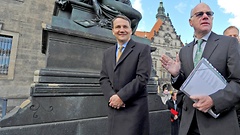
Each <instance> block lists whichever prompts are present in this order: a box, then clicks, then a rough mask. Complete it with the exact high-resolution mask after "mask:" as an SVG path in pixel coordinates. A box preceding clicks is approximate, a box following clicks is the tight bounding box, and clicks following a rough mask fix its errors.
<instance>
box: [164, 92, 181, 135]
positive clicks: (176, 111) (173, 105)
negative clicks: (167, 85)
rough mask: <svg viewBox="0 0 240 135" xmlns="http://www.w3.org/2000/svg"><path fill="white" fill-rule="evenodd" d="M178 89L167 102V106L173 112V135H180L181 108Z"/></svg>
mask: <svg viewBox="0 0 240 135" xmlns="http://www.w3.org/2000/svg"><path fill="white" fill-rule="evenodd" d="M177 104H178V101H177V91H175V90H174V91H173V92H172V94H171V98H170V99H169V100H168V101H167V102H166V105H167V108H168V109H169V110H170V113H171V135H178V130H179V122H180V117H181V108H179V106H178V105H177Z"/></svg>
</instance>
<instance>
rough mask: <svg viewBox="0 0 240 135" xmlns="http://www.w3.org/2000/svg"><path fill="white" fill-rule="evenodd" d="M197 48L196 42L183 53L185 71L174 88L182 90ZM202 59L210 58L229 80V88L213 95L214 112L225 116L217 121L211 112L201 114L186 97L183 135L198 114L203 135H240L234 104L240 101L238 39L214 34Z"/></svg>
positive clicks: (184, 99)
mask: <svg viewBox="0 0 240 135" xmlns="http://www.w3.org/2000/svg"><path fill="white" fill-rule="evenodd" d="M193 45H194V43H193V42H192V43H190V44H188V45H187V46H185V47H183V48H182V49H181V50H180V53H179V57H180V61H181V71H180V75H179V77H178V79H177V81H176V82H175V83H173V87H174V88H176V89H179V88H180V86H181V84H182V83H183V82H184V80H185V79H186V78H187V77H188V76H189V74H190V72H191V71H192V70H193V68H194V65H193ZM202 57H204V58H206V59H207V60H208V61H209V62H210V63H211V64H212V65H213V66H214V67H215V68H216V69H217V70H218V71H219V72H220V73H221V74H222V75H223V77H224V78H225V79H226V80H227V81H228V84H227V86H226V88H224V89H223V90H220V91H218V92H216V93H214V94H212V95H210V97H211V98H212V99H213V102H214V107H213V110H215V112H216V113H221V114H220V116H219V117H218V118H217V119H215V118H213V117H212V116H210V115H209V114H208V113H203V112H200V111H198V110H196V109H194V108H193V106H192V105H193V101H192V100H191V99H190V98H188V97H187V96H185V97H184V98H183V106H182V119H181V124H180V132H179V134H180V135H186V134H187V132H188V130H189V127H190V124H191V121H192V119H193V116H194V112H195V113H196V119H197V122H198V128H199V131H200V134H202V135H213V134H217V135H239V134H240V132H239V127H238V124H237V116H236V111H235V109H234V105H235V104H236V103H237V102H239V100H240V59H239V58H240V53H239V45H238V42H237V40H236V39H235V38H231V37H226V36H221V35H217V34H215V33H213V32H212V33H211V35H210V36H209V39H208V41H207V44H206V46H205V49H204V52H203V56H202Z"/></svg>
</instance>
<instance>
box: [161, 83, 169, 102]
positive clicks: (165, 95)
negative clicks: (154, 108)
mask: <svg viewBox="0 0 240 135" xmlns="http://www.w3.org/2000/svg"><path fill="white" fill-rule="evenodd" d="M160 97H161V99H162V102H163V104H166V102H167V101H168V100H169V99H170V98H171V91H170V84H164V85H163V86H162V92H161V93H160Z"/></svg>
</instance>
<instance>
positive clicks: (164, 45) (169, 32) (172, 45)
mask: <svg viewBox="0 0 240 135" xmlns="http://www.w3.org/2000/svg"><path fill="white" fill-rule="evenodd" d="M157 11H158V12H157V14H156V18H157V21H156V23H155V24H154V26H153V27H152V29H151V31H150V32H145V31H136V32H135V35H137V36H139V37H145V38H148V39H149V40H151V46H152V47H155V48H156V51H155V52H152V62H153V67H154V69H155V70H156V72H157V76H158V77H159V82H160V84H159V86H161V87H162V86H163V85H164V84H166V83H170V77H171V75H170V74H169V73H168V72H167V71H166V70H165V69H164V68H163V67H162V66H161V62H160V57H161V55H162V54H167V55H168V56H170V57H171V58H174V59H175V58H176V54H177V53H178V52H179V50H180V49H181V48H182V46H183V43H182V41H181V38H180V37H181V36H180V35H177V33H176V31H175V28H174V26H173V25H172V21H171V19H170V17H169V14H168V13H167V14H166V13H165V9H164V7H163V2H162V1H160V5H159V8H158V10H157ZM161 87H160V89H161Z"/></svg>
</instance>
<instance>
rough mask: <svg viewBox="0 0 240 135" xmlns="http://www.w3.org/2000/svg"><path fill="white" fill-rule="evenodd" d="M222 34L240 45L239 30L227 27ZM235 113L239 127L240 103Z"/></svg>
mask: <svg viewBox="0 0 240 135" xmlns="http://www.w3.org/2000/svg"><path fill="white" fill-rule="evenodd" d="M223 34H224V35H225V36H230V37H234V38H237V39H238V41H239V43H240V38H239V29H238V28H237V27H235V26H229V27H227V28H226V29H225V30H224V32H223ZM235 108H236V111H237V117H238V125H239V127H240V103H238V104H237V105H236V106H235Z"/></svg>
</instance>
